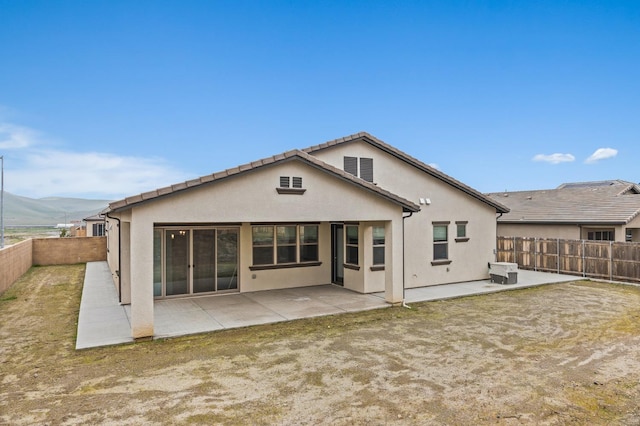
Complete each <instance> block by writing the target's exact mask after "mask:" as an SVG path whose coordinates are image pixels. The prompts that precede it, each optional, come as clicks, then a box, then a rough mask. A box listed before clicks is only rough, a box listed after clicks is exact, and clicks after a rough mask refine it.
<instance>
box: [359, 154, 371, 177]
mask: <svg viewBox="0 0 640 426" xmlns="http://www.w3.org/2000/svg"><path fill="white" fill-rule="evenodd" d="M360 177H361V178H362V179H364V180H366V181H367V182H373V158H361V159H360Z"/></svg>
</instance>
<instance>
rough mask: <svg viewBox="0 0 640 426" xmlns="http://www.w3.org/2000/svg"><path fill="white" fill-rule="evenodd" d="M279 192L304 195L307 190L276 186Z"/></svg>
mask: <svg viewBox="0 0 640 426" xmlns="http://www.w3.org/2000/svg"><path fill="white" fill-rule="evenodd" d="M276 191H278V194H292V195H302V194H304V193H305V192H306V191H307V190H306V188H276Z"/></svg>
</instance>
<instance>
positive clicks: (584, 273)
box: [582, 240, 587, 278]
mask: <svg viewBox="0 0 640 426" xmlns="http://www.w3.org/2000/svg"><path fill="white" fill-rule="evenodd" d="M584 250H585V247H584V240H582V278H585V277H586V276H587V265H586V264H585V262H586V260H585V255H584Z"/></svg>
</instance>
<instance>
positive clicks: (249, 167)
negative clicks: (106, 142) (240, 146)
mask: <svg viewBox="0 0 640 426" xmlns="http://www.w3.org/2000/svg"><path fill="white" fill-rule="evenodd" d="M286 161H302V162H303V163H306V164H308V165H310V166H312V167H315V168H316V169H318V170H321V171H323V172H325V173H328V174H330V175H332V176H334V177H336V178H339V179H342V180H344V181H346V182H348V183H351V184H353V185H356V186H358V187H360V188H361V189H363V190H366V191H369V192H372V193H374V194H376V195H378V196H381V197H382V198H385V199H387V200H389V201H391V202H392V203H395V204H398V205H400V206H402V208H403V209H404V210H405V211H411V212H417V211H419V210H420V207H419V206H418V205H417V204H415V203H413V202H412V201H409V200H407V199H405V198H403V197H400V196H398V195H396V194H393V193H391V192H389V191H386V190H384V189H382V188H379V187H378V186H376V185H374V184H372V183H369V182H367V181H365V180H362V179H360V178H358V177H356V176H353V175H351V174H349V173H347V172H345V171H343V170H340V169H338V168H336V167H333V166H331V165H329V164H327V163H325V162H323V161H321V160H319V159H317V158H315V157H313V156H312V155H309V154H307V153H306V152H303V151H300V150H292V151H287V152H285V153H283V154H278V155H274V156H272V157H267V158H263V159H262V160H258V161H254V162H251V163H247V164H244V165H241V166H238V167H234V168H231V169H227V170H224V171H221V172H217V173H213V174H211V175H206V176H202V177H200V178H197V179H193V180H189V181H186V182H183V183H179V184H176V185H171V186H167V187H164V188H160V189H156V190H154V191H150V192H145V193H143V194H139V195H136V196H133V197H128V198H125V199H123V200H119V201H114V202H112V203H110V204H109V207H108V208H107V210H105V212H114V211H119V210H126V209H129V208H131V207H133V206H136V205H139V204H141V203H145V202H148V201H151V200H156V199H158V198H161V197H166V196H168V195H171V194H175V193H177V192H181V191H184V190H187V189H190V188H194V187H199V186H203V185H208V184H213V183H217V182H220V181H223V180H225V179H228V178H232V177H234V176H238V175H241V174H245V173H249V172H251V171H255V170H258V169H261V168H263V167H269V166H273V165H276V164H280V163H283V162H286Z"/></svg>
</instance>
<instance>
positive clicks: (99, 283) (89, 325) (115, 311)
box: [76, 262, 133, 349]
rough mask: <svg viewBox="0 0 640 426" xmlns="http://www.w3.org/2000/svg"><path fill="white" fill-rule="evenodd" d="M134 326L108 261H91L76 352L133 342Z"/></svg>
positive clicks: (86, 272)
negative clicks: (119, 299)
mask: <svg viewBox="0 0 640 426" xmlns="http://www.w3.org/2000/svg"><path fill="white" fill-rule="evenodd" d="M132 341H133V339H132V337H131V323H130V322H129V317H128V316H127V314H126V312H125V308H124V306H121V305H120V304H119V302H118V293H117V292H116V289H115V287H114V285H113V280H112V279H111V271H110V270H109V266H108V265H107V262H89V263H87V267H86V269H85V274H84V286H83V287H82V299H81V301H80V312H79V313H78V334H77V337H76V349H85V348H92V347H95V346H105V345H115V344H119V343H127V342H132Z"/></svg>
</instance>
